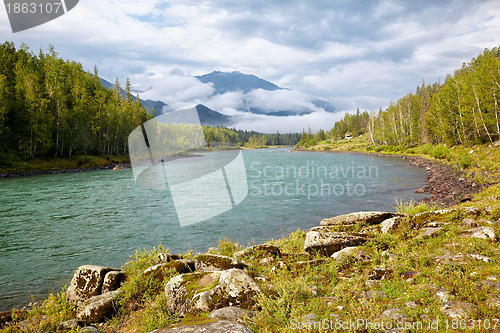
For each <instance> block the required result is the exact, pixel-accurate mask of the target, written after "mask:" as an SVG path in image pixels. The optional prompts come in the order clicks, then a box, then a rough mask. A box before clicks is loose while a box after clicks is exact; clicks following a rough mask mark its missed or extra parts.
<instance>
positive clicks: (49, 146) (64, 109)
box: [0, 42, 151, 162]
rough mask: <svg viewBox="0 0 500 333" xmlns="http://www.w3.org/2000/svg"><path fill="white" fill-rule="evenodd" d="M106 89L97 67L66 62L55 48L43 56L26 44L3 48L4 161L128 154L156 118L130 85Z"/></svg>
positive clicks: (0, 114)
mask: <svg viewBox="0 0 500 333" xmlns="http://www.w3.org/2000/svg"><path fill="white" fill-rule="evenodd" d="M120 89H121V88H120V85H119V83H118V80H117V81H116V84H115V87H114V88H113V89H109V90H108V89H106V88H104V87H103V86H102V85H101V83H100V80H99V76H98V72H97V69H95V70H94V73H93V74H91V73H89V72H86V71H84V70H83V68H82V65H81V64H80V63H77V62H74V61H69V60H66V61H65V60H62V59H60V58H58V56H57V53H56V52H55V50H54V48H53V47H52V46H51V47H50V48H49V52H47V53H43V52H42V51H40V53H39V54H38V56H36V55H35V54H34V53H33V52H31V51H30V50H29V49H28V48H27V47H26V46H25V45H22V46H21V48H20V49H19V50H16V48H15V46H14V44H13V43H10V42H5V43H3V44H2V45H0V157H1V159H0V160H2V161H3V162H6V161H8V160H9V159H11V158H13V157H18V158H23V159H30V158H34V157H35V156H38V157H39V156H53V157H69V158H70V157H72V156H73V155H77V154H84V155H87V154H89V155H104V154H107V155H110V154H123V153H126V152H127V149H128V148H127V137H128V135H129V134H130V132H131V131H132V130H133V129H134V128H135V127H137V126H138V125H139V124H141V123H142V122H144V121H146V120H148V119H150V118H151V115H149V114H148V113H147V112H146V110H145V109H144V108H143V107H142V105H141V104H140V102H139V101H138V99H136V100H135V101H134V100H133V98H132V96H131V92H130V82H129V81H128V80H127V84H126V86H125V91H126V96H125V97H123V96H122V94H121V93H120Z"/></svg>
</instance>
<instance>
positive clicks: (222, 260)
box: [194, 254, 247, 272]
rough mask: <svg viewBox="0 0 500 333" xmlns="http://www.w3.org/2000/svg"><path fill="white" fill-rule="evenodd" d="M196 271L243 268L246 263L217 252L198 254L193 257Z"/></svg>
mask: <svg viewBox="0 0 500 333" xmlns="http://www.w3.org/2000/svg"><path fill="white" fill-rule="evenodd" d="M194 260H195V268H196V270H197V271H203V272H206V271H223V270H227V269H231V268H238V269H244V268H246V267H247V265H246V264H245V263H243V262H241V261H238V260H236V259H234V258H231V257H227V256H222V255H217V254H200V255H197V256H196V257H194Z"/></svg>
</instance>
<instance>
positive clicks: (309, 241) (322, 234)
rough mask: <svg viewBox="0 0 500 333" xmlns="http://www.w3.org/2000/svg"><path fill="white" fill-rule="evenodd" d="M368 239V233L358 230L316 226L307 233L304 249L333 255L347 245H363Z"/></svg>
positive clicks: (309, 251)
mask: <svg viewBox="0 0 500 333" xmlns="http://www.w3.org/2000/svg"><path fill="white" fill-rule="evenodd" d="M368 239H369V238H368V237H367V236H366V235H363V234H360V233H356V232H339V231H331V230H330V227H314V228H312V229H309V231H307V233H306V240H305V242H304V251H305V252H308V253H316V252H319V253H323V254H324V255H327V256H331V255H332V254H333V253H334V252H337V251H340V250H341V249H343V248H345V247H348V246H358V245H361V244H363V243H365V242H366V241H367V240H368Z"/></svg>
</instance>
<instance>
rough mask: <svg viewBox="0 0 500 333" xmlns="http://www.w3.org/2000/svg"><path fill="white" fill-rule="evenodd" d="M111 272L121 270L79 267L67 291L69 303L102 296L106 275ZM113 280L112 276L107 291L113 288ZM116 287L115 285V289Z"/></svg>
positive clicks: (93, 266) (87, 266) (91, 266)
mask: <svg viewBox="0 0 500 333" xmlns="http://www.w3.org/2000/svg"><path fill="white" fill-rule="evenodd" d="M111 271H120V270H119V269H114V268H109V267H103V266H95V265H83V266H80V267H78V268H77V269H76V271H75V274H74V275H73V279H71V283H70V284H69V287H68V290H67V291H66V300H67V301H68V302H76V303H79V302H82V301H85V300H87V299H89V298H91V297H93V296H97V295H100V294H101V293H102V287H103V284H104V278H105V277H106V274H108V273H109V272H111ZM115 277H118V276H115ZM111 280H112V278H111V276H110V277H109V279H108V280H107V281H106V283H107V285H106V289H109V288H110V287H111V285H110V284H111V283H112V281H111ZM115 283H116V281H115ZM114 287H116V285H114V286H113V288H114Z"/></svg>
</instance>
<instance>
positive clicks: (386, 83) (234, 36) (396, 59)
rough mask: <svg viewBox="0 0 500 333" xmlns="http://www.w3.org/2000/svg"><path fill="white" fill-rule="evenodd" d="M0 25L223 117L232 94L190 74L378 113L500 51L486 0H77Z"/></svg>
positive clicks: (264, 102)
mask: <svg viewBox="0 0 500 333" xmlns="http://www.w3.org/2000/svg"><path fill="white" fill-rule="evenodd" d="M2 8H3V7H2ZM0 22H1V23H0V37H1V38H2V39H4V40H7V41H10V40H13V41H14V42H15V43H16V45H17V46H20V44H21V43H22V42H25V43H26V44H27V45H29V46H30V47H31V49H32V50H33V51H34V52H35V53H38V50H39V48H40V47H41V48H43V49H47V47H48V45H49V44H53V45H54V46H55V48H56V51H58V52H59V54H60V56H61V57H62V58H64V59H68V58H69V59H72V60H76V61H80V62H81V63H82V64H83V65H84V67H85V68H86V69H88V70H93V67H94V65H97V67H98V68H99V72H100V74H101V75H102V76H103V77H105V78H107V79H109V80H110V81H112V82H113V81H114V78H115V77H118V78H119V80H120V82H125V79H126V78H127V77H129V78H130V79H131V81H132V83H133V84H134V87H135V88H137V89H138V90H145V89H148V88H149V87H152V88H153V89H152V90H149V91H148V92H146V93H145V94H144V96H141V97H146V98H158V99H162V100H164V101H165V102H167V103H169V104H171V105H172V106H183V105H188V104H190V103H191V105H194V103H196V102H199V101H200V102H201V101H206V102H207V103H211V104H210V105H208V106H210V107H212V108H214V109H216V110H218V111H223V110H226V111H224V112H233V111H231V110H236V109H238V108H240V107H241V99H238V98H237V97H238V96H237V95H227V96H219V97H217V98H211V97H210V95H211V89H210V87H209V86H207V85H202V84H199V83H198V82H197V81H196V80H194V79H192V78H190V77H189V76H190V75H199V74H205V73H209V72H212V71H213V70H215V69H218V70H225V71H232V70H239V71H241V72H244V73H250V74H255V75H257V76H260V77H263V78H265V79H267V80H270V81H272V82H274V83H276V84H278V85H280V86H282V87H286V88H291V89H293V91H294V92H292V93H290V94H291V95H290V96H287V97H288V98H289V99H291V100H294V101H295V102H296V103H299V104H298V105H301V106H307V103H309V102H310V100H308V98H309V97H307V98H305V97H304V96H317V97H322V98H325V99H328V100H329V101H331V102H334V103H338V104H336V105H335V106H336V108H337V109H338V110H352V111H353V110H355V109H356V108H357V107H360V108H361V109H365V108H366V109H372V110H376V109H378V107H379V106H381V107H385V106H387V105H388V104H389V102H390V100H391V99H397V98H399V97H401V96H402V95H404V94H406V93H408V92H409V91H411V90H414V89H415V87H416V85H418V84H420V83H421V81H422V79H425V80H426V82H427V83H432V82H434V81H437V80H438V79H439V78H441V79H444V77H445V76H446V74H448V73H453V71H454V70H455V69H457V68H459V67H460V66H461V64H462V63H463V62H464V61H468V60H470V59H471V58H472V57H475V56H477V55H478V54H479V53H480V52H481V51H482V50H483V49H484V48H492V47H495V46H498V45H499V44H500V42H499V39H498V36H500V8H499V6H498V4H497V2H496V1H494V0H490V1H477V2H475V3H474V5H473V6H472V5H471V4H470V2H466V1H462V0H447V1H443V2H436V1H430V0H429V1H423V2H407V1H398V0H385V1H370V2H367V1H349V2H344V3H334V2H331V1H328V0H321V1H320V0H318V1H314V2H311V1H304V0H299V1H296V2H294V5H293V6H291V5H290V4H288V3H286V2H282V1H278V0H268V1H256V0H241V1H238V2H233V1H227V0H204V1H200V2H190V3H188V4H187V3H186V2H185V1H181V0H173V1H168V2H166V1H160V0H146V1H140V2H137V1H131V0H122V1H98V0H86V1H80V3H79V4H78V5H77V6H76V7H75V8H74V9H73V10H71V11H70V12H69V13H68V14H66V15H64V16H62V17H60V18H58V19H56V20H53V21H51V22H49V23H47V24H45V25H41V26H39V27H35V28H33V29H30V30H27V31H23V32H19V33H16V34H12V33H11V32H10V27H9V25H8V23H7V16H6V13H5V11H4V10H3V9H2V10H0ZM173 69H176V71H173ZM182 73H186V75H183V74H182ZM297 91H301V92H303V93H304V96H298V95H296V92H297ZM247 97H252V98H253V99H252V102H253V103H254V104H256V105H260V106H265V107H266V108H269V109H272V108H277V107H279V103H285V104H284V105H289V104H290V103H288V104H286V102H289V100H288V99H287V98H285V97H286V96H282V95H280V94H269V96H267V95H266V93H258V92H257V93H255V94H254V95H253V96H247ZM312 118H313V117H311V119H312ZM302 120H303V119H302ZM259 121H260V120H259ZM262 121H263V120H262ZM290 126H294V125H290Z"/></svg>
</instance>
